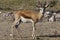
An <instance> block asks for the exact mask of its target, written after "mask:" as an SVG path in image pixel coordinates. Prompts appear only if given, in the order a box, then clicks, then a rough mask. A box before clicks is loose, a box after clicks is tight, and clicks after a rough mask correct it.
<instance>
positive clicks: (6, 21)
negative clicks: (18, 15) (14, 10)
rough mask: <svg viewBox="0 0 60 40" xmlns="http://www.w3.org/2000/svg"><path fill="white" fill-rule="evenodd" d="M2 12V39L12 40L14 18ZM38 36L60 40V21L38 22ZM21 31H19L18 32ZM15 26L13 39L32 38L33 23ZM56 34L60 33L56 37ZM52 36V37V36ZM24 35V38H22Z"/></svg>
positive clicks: (42, 38) (0, 26)
mask: <svg viewBox="0 0 60 40" xmlns="http://www.w3.org/2000/svg"><path fill="white" fill-rule="evenodd" d="M3 15H4V14H3V13H1V14H0V40H11V36H10V33H11V25H12V24H13V22H14V21H13V20H12V17H11V16H6V17H4V16H3ZM35 26H36V32H35V33H36V36H37V40H60V37H58V36H59V35H60V21H56V22H53V23H52V22H43V21H42V22H38V23H36V25H35ZM17 31H18V32H19V33H18V32H17ZM17 31H16V29H15V28H14V32H13V34H14V36H13V37H14V39H13V40H32V36H31V34H32V25H31V23H21V24H20V25H19V27H18V28H17ZM56 35H58V36H57V37H56ZM50 36H51V37H50ZM21 37H22V39H20V38H21Z"/></svg>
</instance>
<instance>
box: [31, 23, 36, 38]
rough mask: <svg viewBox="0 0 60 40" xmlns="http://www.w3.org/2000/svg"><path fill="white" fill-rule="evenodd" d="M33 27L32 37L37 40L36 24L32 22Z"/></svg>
mask: <svg viewBox="0 0 60 40" xmlns="http://www.w3.org/2000/svg"><path fill="white" fill-rule="evenodd" d="M32 27H33V31H32V37H33V39H36V34H35V30H36V28H35V23H34V22H32Z"/></svg>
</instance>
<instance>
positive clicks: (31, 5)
mask: <svg viewBox="0 0 60 40" xmlns="http://www.w3.org/2000/svg"><path fill="white" fill-rule="evenodd" d="M37 1H40V2H42V3H44V1H47V2H50V1H52V2H53V3H52V4H55V3H54V1H55V2H56V4H55V6H53V7H50V8H49V9H51V10H52V9H53V10H60V8H59V7H60V0H0V9H1V10H19V9H35V7H36V3H37ZM52 4H51V5H52Z"/></svg>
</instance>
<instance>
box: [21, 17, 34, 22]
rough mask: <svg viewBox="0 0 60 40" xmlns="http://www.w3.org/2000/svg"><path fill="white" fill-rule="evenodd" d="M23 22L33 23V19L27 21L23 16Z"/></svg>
mask: <svg viewBox="0 0 60 40" xmlns="http://www.w3.org/2000/svg"><path fill="white" fill-rule="evenodd" d="M21 21H22V22H33V20H32V19H27V18H24V17H23V16H21Z"/></svg>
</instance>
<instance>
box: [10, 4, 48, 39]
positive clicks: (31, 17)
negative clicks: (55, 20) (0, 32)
mask: <svg viewBox="0 0 60 40" xmlns="http://www.w3.org/2000/svg"><path fill="white" fill-rule="evenodd" d="M47 7H48V4H46V3H45V4H44V6H43V7H40V8H39V9H40V11H39V13H36V12H33V11H29V10H22V11H16V12H14V17H15V21H14V23H13V25H12V27H11V31H12V34H10V36H13V27H14V26H16V25H18V24H19V21H20V22H21V21H22V22H27V21H29V22H31V23H32V27H33V31H32V38H33V39H35V38H36V35H35V24H36V23H37V21H38V20H40V19H41V18H42V17H43V15H44V11H45V8H47Z"/></svg>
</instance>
